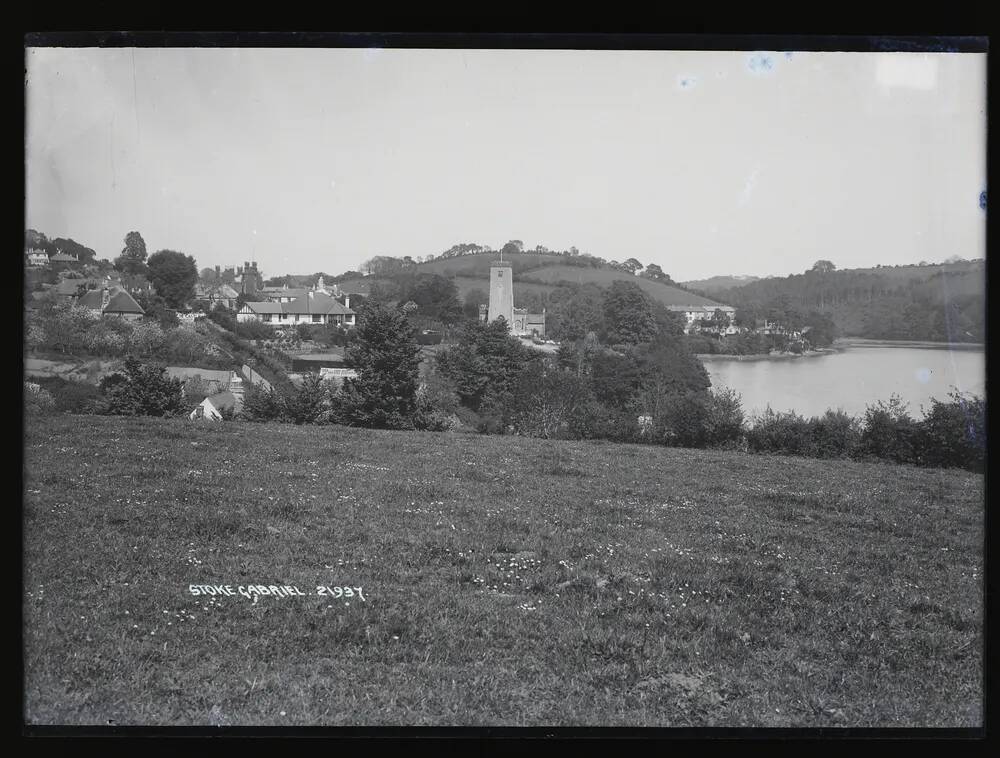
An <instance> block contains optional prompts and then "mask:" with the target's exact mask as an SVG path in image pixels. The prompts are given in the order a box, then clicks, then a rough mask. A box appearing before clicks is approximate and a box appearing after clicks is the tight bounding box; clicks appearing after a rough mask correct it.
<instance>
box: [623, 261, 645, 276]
mask: <svg viewBox="0 0 1000 758" xmlns="http://www.w3.org/2000/svg"><path fill="white" fill-rule="evenodd" d="M622 266H623V267H624V268H625V269H627V270H628V272H629V273H630V274H633V275H634V274H635V273H636V272H637V271H641V270H642V268H643V266H642V264H641V263H640V262H639V261H637V260H636V259H635V258H629V259H628V260H627V261H625V262H624V263H623V264H622Z"/></svg>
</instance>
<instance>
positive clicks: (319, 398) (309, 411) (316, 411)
mask: <svg viewBox="0 0 1000 758" xmlns="http://www.w3.org/2000/svg"><path fill="white" fill-rule="evenodd" d="M329 397H330V396H329V393H328V392H327V385H326V383H325V382H324V381H323V380H322V379H321V378H320V376H319V374H307V375H306V376H305V377H304V378H303V379H302V383H301V384H300V385H299V386H298V387H297V388H296V389H295V391H294V392H292V393H290V394H289V395H288V396H287V397H286V398H285V402H284V413H285V416H286V417H287V418H288V419H289V420H290V421H292V422H293V423H295V424H317V423H320V422H323V421H326V420H327V419H328V417H329V409H330V401H329Z"/></svg>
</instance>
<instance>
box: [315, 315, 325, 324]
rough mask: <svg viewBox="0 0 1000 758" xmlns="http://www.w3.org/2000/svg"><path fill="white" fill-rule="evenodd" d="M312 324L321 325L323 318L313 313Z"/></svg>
mask: <svg viewBox="0 0 1000 758" xmlns="http://www.w3.org/2000/svg"><path fill="white" fill-rule="evenodd" d="M313 323H314V324H321V323H323V317H322V316H321V315H320V314H318V313H314V314H313Z"/></svg>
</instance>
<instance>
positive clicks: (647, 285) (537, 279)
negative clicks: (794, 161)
mask: <svg viewBox="0 0 1000 758" xmlns="http://www.w3.org/2000/svg"><path fill="white" fill-rule="evenodd" d="M498 257H499V255H498V254H497V253H483V254H478V255H463V256H456V257H454V258H439V259H437V260H433V261H427V262H425V263H419V264H417V265H416V266H414V267H412V268H410V269H409V270H408V273H415V274H439V275H441V276H447V277H449V278H453V279H454V281H455V284H456V286H458V289H459V296H460V297H461V298H463V299H464V298H465V296H466V294H467V293H469V292H471V291H474V290H484V291H488V290H489V281H490V266H491V265H492V263H493V261H495V260H497V259H498ZM504 261H505V262H507V261H509V262H510V264H511V268H512V269H513V272H514V284H515V286H516V287H517V289H516V291H515V293H516V294H517V293H520V294H523V293H527V292H532V293H537V294H538V295H539V296H541V297H544V296H545V295H547V294H548V293H549V292H551V291H552V290H553V289H555V288H556V287H557V286H559V285H560V284H564V283H570V284H596V285H597V286H599V287H607V286H609V285H610V284H611V283H612V282H614V281H629V282H635V283H636V284H638V285H639V286H640V287H642V289H643V290H645V291H646V292H647V293H648V294H649V295H650V296H651V297H653V298H654V299H656V300H658V301H660V302H661V303H663V304H664V305H719V303H718V302H717V301H714V300H711V299H709V298H707V297H704V296H703V295H700V294H697V293H693V292H688V291H686V290H683V289H681V288H679V287H676V286H671V285H668V284H662V283H660V282H656V281H653V280H651V279H645V278H643V277H639V276H634V275H632V274H630V273H628V272H626V271H620V270H617V269H613V268H611V267H608V266H599V267H594V266H588V265H574V264H571V263H567V257H566V256H561V255H545V254H536V253H530V254H529V253H515V254H512V255H504ZM377 281H380V280H379V278H378V277H360V278H355V279H348V280H345V281H342V282H340V283H339V285H340V287H341V288H342V289H344V290H346V291H348V292H356V293H359V294H368V292H370V290H371V286H372V284H373V283H375V282H377ZM516 294H515V297H516Z"/></svg>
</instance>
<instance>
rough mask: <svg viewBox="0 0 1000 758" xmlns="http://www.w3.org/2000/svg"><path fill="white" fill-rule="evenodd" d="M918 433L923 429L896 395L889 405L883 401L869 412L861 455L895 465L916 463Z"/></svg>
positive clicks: (867, 410) (869, 408)
mask: <svg viewBox="0 0 1000 758" xmlns="http://www.w3.org/2000/svg"><path fill="white" fill-rule="evenodd" d="M918 433H919V426H918V424H917V422H916V421H914V420H913V418H911V417H910V415H909V413H908V412H907V410H906V404H905V403H904V402H903V401H902V399H901V398H900V397H899V396H898V395H892V396H891V397H890V398H889V401H888V402H882V401H879V402H878V403H876V404H875V405H869V406H868V408H867V409H866V410H865V415H864V420H863V421H862V423H861V435H860V440H859V445H858V451H857V452H858V454H859V455H862V456H865V457H869V458H879V459H883V460H890V461H893V462H895V463H916V462H917V453H918V450H917V447H918V444H917V443H918V440H917V437H918Z"/></svg>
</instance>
